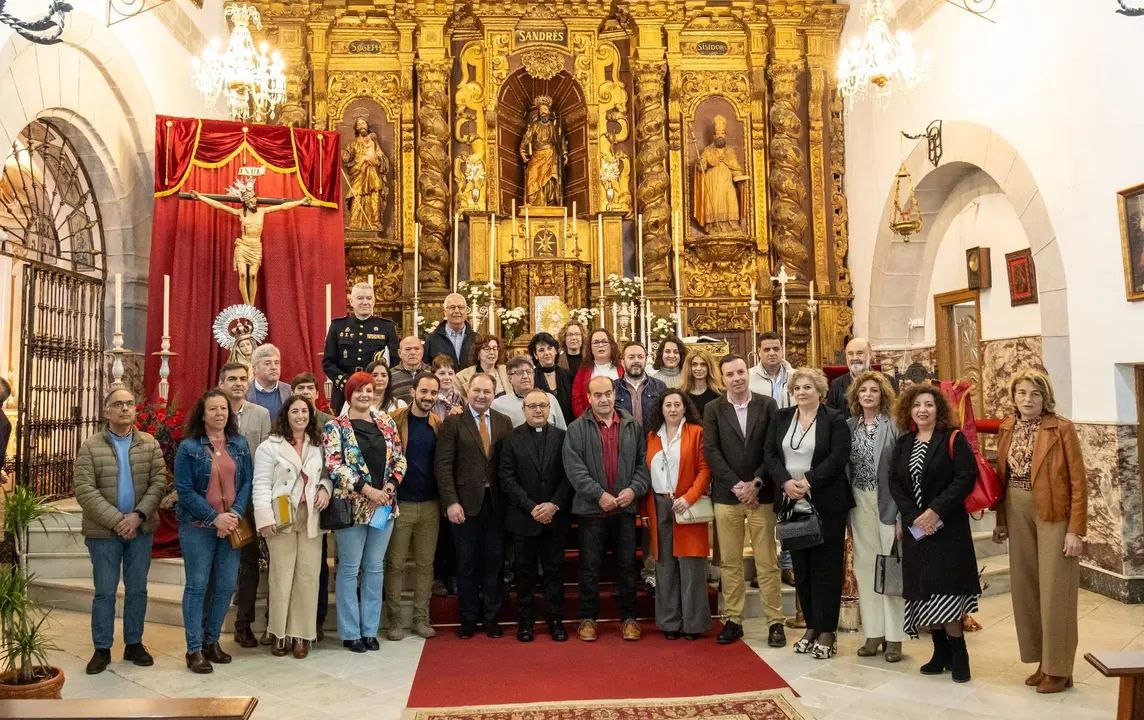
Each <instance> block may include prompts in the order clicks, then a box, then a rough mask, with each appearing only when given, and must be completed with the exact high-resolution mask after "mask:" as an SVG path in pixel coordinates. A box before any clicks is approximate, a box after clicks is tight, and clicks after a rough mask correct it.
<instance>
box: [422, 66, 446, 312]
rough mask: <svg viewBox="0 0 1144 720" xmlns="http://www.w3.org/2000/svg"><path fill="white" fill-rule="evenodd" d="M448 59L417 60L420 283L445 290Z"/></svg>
mask: <svg viewBox="0 0 1144 720" xmlns="http://www.w3.org/2000/svg"><path fill="white" fill-rule="evenodd" d="M451 66H452V63H450V62H449V61H448V60H418V61H417V78H418V80H419V82H420V91H421V93H420V94H421V98H420V103H419V105H418V108H417V122H418V126H419V130H420V142H419V144H418V147H417V197H418V203H417V222H419V223H421V284H422V287H423V289H425V290H430V291H433V290H444V289H445V278H447V277H449V271H450V263H449V259H450V255H449V250H448V246H447V245H446V244H445V237H446V234H447V233H448V231H449V215H448V205H449V175H448V173H449V151H448V146H449V121H448V119H447V117H448V113H449V71H450V69H451Z"/></svg>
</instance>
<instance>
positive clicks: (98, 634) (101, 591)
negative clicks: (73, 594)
mask: <svg viewBox="0 0 1144 720" xmlns="http://www.w3.org/2000/svg"><path fill="white" fill-rule="evenodd" d="M154 537H155V536H154V535H152V534H150V533H147V534H146V535H136V536H135V537H134V538H132V539H130V540H124V539H123V538H121V537H119V536H118V535H116V536H114V537H109V538H90V537H89V538H85V539H84V542H85V543H86V544H87V551H88V553H90V554H91V574H92V578H93V579H94V580H95V597H94V598H92V601H91V642H92V644H93V645H95V647H96V649H97V650H110V649H111V644H112V641H113V640H114V639H115V593H116V591H117V590H118V589H119V571H120V568H122V569H123V644H124V645H135V644H138V643H141V642H143V621H144V620H145V619H146V618H147V572H148V571H149V570H150V569H151V541H152V540H154Z"/></svg>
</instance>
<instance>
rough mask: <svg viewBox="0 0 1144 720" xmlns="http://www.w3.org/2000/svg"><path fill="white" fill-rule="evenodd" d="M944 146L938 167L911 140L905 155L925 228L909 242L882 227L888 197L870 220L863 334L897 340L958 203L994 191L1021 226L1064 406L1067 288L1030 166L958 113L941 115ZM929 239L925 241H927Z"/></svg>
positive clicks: (1067, 395) (916, 307)
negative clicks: (951, 117) (952, 117)
mask: <svg viewBox="0 0 1144 720" xmlns="http://www.w3.org/2000/svg"><path fill="white" fill-rule="evenodd" d="M942 134H943V144H944V147H945V148H946V150H947V152H946V154H945V156H944V157H943V159H942V162H941V164H940V165H939V166H938V167H936V168H935V167H934V166H933V165H932V164H931V163H930V162H929V159H928V158H927V153H926V145H925V143H924V142H919V143H918V144H916V145H915V146H914V149H913V151H912V152H911V153H910V155H909V157H908V158H907V159H906V169H907V170H909V172H910V174H911V175H912V176H913V178H914V183H915V186H916V195H917V199H918V205H919V207H920V210H921V214H922V218H923V220H924V221H925V228H924V229H923V231H922V232H920V233H918V234H917V235H914V236H913V237H912V238H911V239H910V242H909V243H905V242H903V241H902V239H901V238H900V237H898V236H896V235H894V233H893V232H892V231H891V230H890V228H889V222H890V214H891V211H892V209H893V200H892V197H889V196H888V197H887V199H886V204H885V208H884V209H883V211H882V217H881V220H880V222H879V225H878V236H877V239H876V241H875V244H874V256H873V264H872V269H871V275H872V277H871V283H870V288H871V289H870V311H869V312H870V315H869V325H868V326H869V335H870V339H871V342H873V343H874V344H875V345H888V344H904V343H905V342H906V339H907V334H908V330H907V323H908V321H909V319H910V318H914V317H918V315H919V312H921V314H922V316H924V310H925V303H926V302H927V301H928V290H929V285H930V278H931V276H932V274H933V263H934V258H935V256H936V254H937V245H938V244H939V243H940V241H941V238H942V237H943V236H944V235H945V231H946V230H947V229H948V228H949V225H950V223H951V222H952V221H953V219H954V218H955V217H956V216H957V214H958V213H959V212H961V210H963V209H964V208H965V207H966V206H968V205H969V204H970V203H971V202H973V200H974V199H976V198H977V197H980V196H982V195H988V194H996V193H1002V194H1004V196H1005V197H1006V198H1007V199H1008V200H1009V202H1010V203H1011V205H1012V207H1013V210H1014V212H1015V213H1016V214H1017V217H1018V218H1020V221H1021V225H1022V227H1024V230H1025V236H1026V237H1027V238H1028V241H1029V247H1030V249H1031V250H1032V252H1033V260H1034V263H1035V264H1036V267H1037V286H1038V290H1039V294H1040V305H1039V307H1040V312H1041V336H1042V343H1043V355H1044V358H1043V359H1044V363H1045V367H1046V368H1047V369H1048V370H1049V372H1050V373H1052V376H1053V381H1054V384H1055V386H1056V387H1055V390H1056V395H1057V398H1058V407H1060V409H1061V411H1062V412H1065V413H1067V412H1069V409H1070V407H1071V401H1072V370H1071V362H1070V352H1069V318H1068V289H1067V283H1066V281H1065V269H1064V263H1063V261H1062V259H1061V252H1060V246H1059V245H1058V244H1057V237H1056V232H1055V230H1054V229H1053V224H1052V221H1051V219H1050V217H1049V212H1048V207H1047V206H1046V204H1045V199H1044V196H1042V195H1041V192H1040V188H1039V187H1038V185H1037V183H1036V180H1035V178H1034V177H1033V174H1032V172H1031V171H1030V170H1029V167H1028V165H1026V164H1025V161H1024V160H1023V159H1022V158H1021V156H1020V154H1018V152H1017V150H1016V148H1014V147H1013V145H1012V144H1010V143H1009V141H1008V140H1007V139H1006V138H1005V137H1003V136H1002V135H1001V134H999V133H997V132H994V131H992V130H991V129H990V128H988V127H985V126H982V125H977V124H975V123H971V122H965V121H953V122H946V123H944V127H943V129H942ZM931 240H933V242H931Z"/></svg>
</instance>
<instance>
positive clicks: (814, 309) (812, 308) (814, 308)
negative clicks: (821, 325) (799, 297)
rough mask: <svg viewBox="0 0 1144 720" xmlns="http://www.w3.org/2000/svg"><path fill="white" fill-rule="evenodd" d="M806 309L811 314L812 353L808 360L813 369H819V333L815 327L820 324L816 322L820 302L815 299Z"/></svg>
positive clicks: (811, 300) (808, 303) (807, 304)
mask: <svg viewBox="0 0 1144 720" xmlns="http://www.w3.org/2000/svg"><path fill="white" fill-rule="evenodd" d="M806 309H807V311H808V312H809V313H810V352H809V353H808V355H809V358H808V359H809V361H810V366H811V367H818V363H819V357H818V342H817V340H818V333H817V331H816V330H815V325H817V324H818V323H816V322H815V321H814V319H815V317H816V316H817V315H818V301H817V300H815V299H814V298H811V299H809V300H807V301H806Z"/></svg>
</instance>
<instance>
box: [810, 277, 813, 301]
mask: <svg viewBox="0 0 1144 720" xmlns="http://www.w3.org/2000/svg"><path fill="white" fill-rule="evenodd" d="M810 300H811V302H813V301H814V281H813V280H811V281H810Z"/></svg>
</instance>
